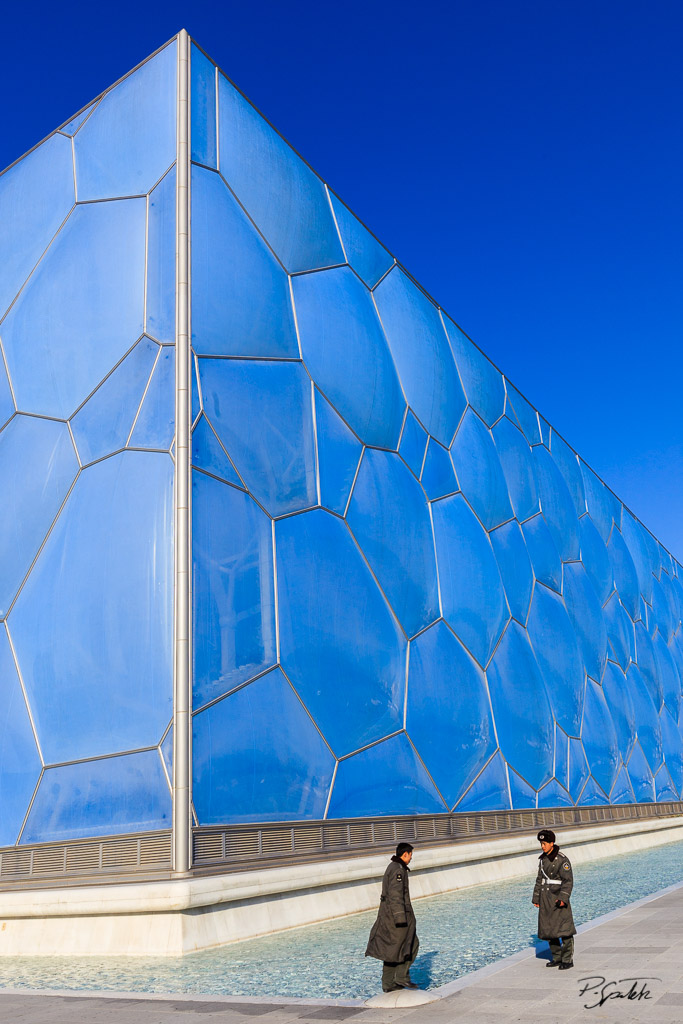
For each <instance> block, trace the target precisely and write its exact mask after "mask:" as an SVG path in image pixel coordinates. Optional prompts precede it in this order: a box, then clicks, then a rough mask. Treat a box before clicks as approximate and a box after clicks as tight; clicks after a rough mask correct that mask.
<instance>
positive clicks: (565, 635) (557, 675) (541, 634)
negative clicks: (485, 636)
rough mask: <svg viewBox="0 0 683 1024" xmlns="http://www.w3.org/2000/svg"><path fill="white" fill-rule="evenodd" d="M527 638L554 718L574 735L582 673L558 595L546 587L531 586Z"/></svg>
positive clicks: (578, 712)
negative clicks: (532, 594) (531, 599)
mask: <svg viewBox="0 0 683 1024" xmlns="http://www.w3.org/2000/svg"><path fill="white" fill-rule="evenodd" d="M529 639H530V640H531V646H532V647H533V650H534V653H535V655H536V661H537V662H538V666H539V668H540V670H541V674H542V676H543V679H544V681H545V685H546V689H547V691H548V697H549V698H550V704H551V707H552V709H553V712H554V715H555V721H556V722H557V723H558V725H561V726H562V728H563V729H564V731H565V732H566V733H568V734H569V735H570V736H578V735H579V729H580V726H581V712H582V709H583V693H584V684H585V679H586V677H585V673H584V667H583V659H582V657H581V652H580V651H579V647H578V644H577V642H576V634H575V632H574V629H573V628H572V624H571V622H570V619H569V616H568V615H567V611H566V609H565V606H564V602H563V601H562V598H561V597H558V596H557V595H555V594H553V593H552V591H550V590H548V589H547V588H546V587H536V588H535V590H534V597H533V601H532V602H531V611H530V612H529Z"/></svg>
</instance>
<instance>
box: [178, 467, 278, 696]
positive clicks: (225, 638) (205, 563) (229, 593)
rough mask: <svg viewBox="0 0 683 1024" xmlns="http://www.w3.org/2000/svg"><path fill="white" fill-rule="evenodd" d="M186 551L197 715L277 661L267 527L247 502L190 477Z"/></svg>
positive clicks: (236, 493) (265, 520)
mask: <svg viewBox="0 0 683 1024" xmlns="http://www.w3.org/2000/svg"><path fill="white" fill-rule="evenodd" d="M192 551H193V580H192V595H193V602H194V636H195V642H194V644H193V656H194V673H193V690H194V695H193V704H194V707H195V708H197V707H200V706H201V705H202V704H206V703H207V701H210V700H214V699H215V698H216V697H220V696H221V694H223V693H227V691H228V690H231V689H232V688H233V687H235V686H237V685H239V683H243V682H244V681H245V680H247V679H250V678H251V677H252V676H255V675H257V673H259V672H261V671H263V669H265V668H268V666H270V665H273V664H274V663H275V662H276V661H277V654H276V647H275V593H274V582H273V539H272V531H271V523H270V520H269V519H268V517H267V516H265V515H264V514H263V512H262V511H261V509H260V508H259V507H258V506H257V505H256V503H255V502H254V501H252V499H251V498H250V497H249V495H248V494H244V493H243V492H242V491H238V490H236V489H235V488H234V487H226V486H225V484H222V483H220V481H218V480H213V479H212V478H211V477H208V476H206V475H205V474H203V473H193V480H192Z"/></svg>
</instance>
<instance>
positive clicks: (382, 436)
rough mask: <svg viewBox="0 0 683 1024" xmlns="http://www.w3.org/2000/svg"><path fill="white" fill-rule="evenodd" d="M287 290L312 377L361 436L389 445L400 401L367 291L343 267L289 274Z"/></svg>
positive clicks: (395, 429)
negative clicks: (311, 272)
mask: <svg viewBox="0 0 683 1024" xmlns="http://www.w3.org/2000/svg"><path fill="white" fill-rule="evenodd" d="M292 291H293V294H294V303H295V306H296V315H297V324H298V327H299V336H300V338H301V351H302V354H303V358H304V362H305V363H306V367H307V369H308V371H309V373H310V374H311V376H312V378H313V380H314V381H315V382H316V384H317V385H318V386H319V387H320V389H321V391H323V392H324V393H325V395H326V397H327V398H328V399H329V400H330V402H332V404H333V405H334V407H335V408H336V409H338V410H339V412H340V413H341V415H342V416H343V417H344V419H345V420H346V421H347V423H349V425H350V426H351V428H352V429H353V430H354V431H355V432H356V434H358V436H359V437H360V438H361V440H362V441H364V442H365V443H366V444H374V445H378V446H379V447H380V448H395V447H396V445H397V444H398V438H399V434H400V432H401V424H402V422H403V412H404V410H405V401H404V398H403V395H402V393H401V385H400V384H399V381H398V375H397V373H396V367H395V366H394V363H393V360H392V358H391V353H390V352H389V348H388V346H387V342H386V338H385V337H384V333H383V331H382V327H381V324H380V322H379V317H378V316H377V310H376V309H375V306H374V303H373V301H372V296H371V295H370V292H369V291H368V290H367V288H364V287H363V285H362V284H361V282H360V281H359V280H358V278H357V277H356V275H355V274H354V273H353V272H352V271H351V270H349V268H348V267H339V268H337V269H335V270H327V271H325V272H324V273H319V274H303V275H302V276H300V277H295V278H293V280H292ZM351 368H353V370H352V372H350V371H351Z"/></svg>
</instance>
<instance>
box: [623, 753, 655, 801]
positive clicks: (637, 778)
mask: <svg viewBox="0 0 683 1024" xmlns="http://www.w3.org/2000/svg"><path fill="white" fill-rule="evenodd" d="M627 767H628V777H629V779H630V780H631V785H632V786H633V792H634V793H635V796H636V801H637V802H638V803H653V802H654V800H655V781H654V779H653V777H652V772H651V771H650V768H649V766H648V763H647V761H646V760H645V757H644V756H643V752H642V750H641V749H640V745H639V744H638V743H636V745H635V747H634V748H633V753H632V754H631V759H630V761H629V763H628V765H627Z"/></svg>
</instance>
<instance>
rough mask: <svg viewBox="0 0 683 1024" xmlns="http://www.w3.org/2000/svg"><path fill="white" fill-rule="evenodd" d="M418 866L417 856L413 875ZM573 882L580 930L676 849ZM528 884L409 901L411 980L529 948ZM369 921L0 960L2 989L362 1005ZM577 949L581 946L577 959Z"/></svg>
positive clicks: (681, 861) (676, 873)
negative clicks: (162, 947) (210, 941)
mask: <svg viewBox="0 0 683 1024" xmlns="http://www.w3.org/2000/svg"><path fill="white" fill-rule="evenodd" d="M568 852H569V853H570V855H571V847H569V846H568ZM419 867H420V861H419V850H418V851H416V854H415V860H414V869H415V871H416V872H417V871H419ZM574 878H575V888H574V896H573V899H572V904H573V908H574V919H575V921H576V924H577V925H579V924H583V923H585V922H586V921H590V920H592V919H593V918H595V917H599V916H600V915H601V914H606V913H608V912H609V911H610V910H616V909H617V908H618V907H622V906H625V905H626V904H627V903H631V902H633V901H634V900H637V899H641V898H642V897H643V896H648V895H650V894H651V893H654V892H657V891H658V890H660V889H663V888H665V887H666V886H668V885H673V884H675V883H676V882H680V881H683V842H675V843H668V844H665V845H664V846H660V847H656V848H654V849H651V850H646V851H642V852H639V853H629V854H623V855H621V856H618V857H612V858H608V859H605V860H596V861H592V862H590V863H585V864H579V865H576V866H575V868H574ZM533 881H534V879H533V878H531V877H529V878H521V879H514V880H512V881H508V882H495V883H491V884H486V885H480V886H476V887H473V888H469V889H460V890H459V891H457V892H453V893H447V894H445V895H442V896H431V897H428V898H426V899H422V900H418V901H415V911H416V915H417V923H418V934H419V936H420V954H419V957H418V959H417V961H416V963H415V966H414V968H413V970H412V975H413V977H414V979H415V980H416V981H418V982H419V983H420V984H421V985H423V986H425V987H427V986H428V987H430V988H433V987H436V986H438V985H444V984H446V983H447V982H449V981H453V980H454V979H455V978H457V977H459V976H461V975H463V974H466V973H467V972H468V971H473V970H476V969H477V968H479V967H484V966H485V965H486V964H490V963H493V962H494V961H495V960H499V959H500V958H501V957H505V956H509V955H510V954H512V953H516V952H518V951H519V950H522V949H524V948H525V947H528V946H531V945H533V944H534V943H535V941H536V936H535V934H534V932H535V928H536V911H535V910H534V908H533V907H532V905H531V892H532V886H533ZM378 891H379V890H378ZM374 918H375V911H372V912H368V913H363V914H355V915H353V916H351V917H347V918H343V919H340V920H335V921H330V922H327V923H324V924H316V925H309V926H307V927H305V928H298V929H296V930H293V931H290V932H285V933H282V934H280V935H275V936H269V937H266V938H261V939H251V940H249V941H245V942H241V943H236V944H234V945H230V946H224V947H222V948H221V949H212V950H208V951H205V952H202V953H193V954H191V955H189V956H185V957H182V958H171V957H105V958H95V957H68V958H67V957H7V958H1V959H0V988H32V989H41V988H52V989H78V990H92V989H100V990H102V989H108V990H112V991H122V992H168V993H202V994H206V995H218V994H221V995H246V996H302V997H312V998H344V999H349V998H356V997H367V996H371V995H374V994H376V993H377V992H378V991H379V976H380V971H381V967H380V964H379V962H378V961H376V960H371V959H365V958H364V956H363V953H364V951H365V944H366V940H367V936H368V932H369V930H370V926H371V924H372V922H373V921H374ZM580 944H581V939H580V937H579V939H578V942H577V952H578V951H580Z"/></svg>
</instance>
